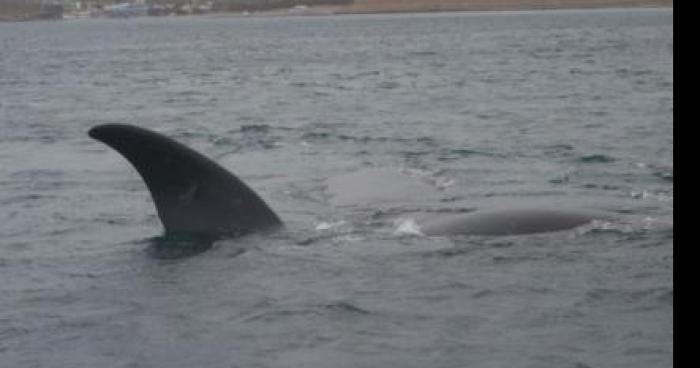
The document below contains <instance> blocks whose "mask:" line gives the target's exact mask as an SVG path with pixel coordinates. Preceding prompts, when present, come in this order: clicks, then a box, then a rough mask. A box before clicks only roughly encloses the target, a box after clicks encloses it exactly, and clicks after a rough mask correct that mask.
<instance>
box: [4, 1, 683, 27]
mask: <svg viewBox="0 0 700 368" xmlns="http://www.w3.org/2000/svg"><path fill="white" fill-rule="evenodd" d="M607 8H611V9H612V8H673V0H354V2H353V3H352V4H349V5H316V6H310V7H308V8H303V9H297V8H294V9H272V10H265V11H255V12H213V13H207V14H203V15H204V16H209V17H237V16H248V15H250V16H286V15H289V16H304V15H331V14H385V13H428V12H453V11H465V12H468V11H515V10H557V9H607ZM2 10H3V9H2V8H1V7H0V22H3V21H4V22H19V21H27V20H32V17H31V15H30V14H27V13H21V14H17V13H15V14H12V12H11V11H8V12H3V11H2ZM66 15H67V16H66V18H69V17H70V15H68V14H66Z"/></svg>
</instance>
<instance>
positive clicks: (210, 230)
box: [88, 124, 282, 236]
mask: <svg viewBox="0 0 700 368" xmlns="http://www.w3.org/2000/svg"><path fill="white" fill-rule="evenodd" d="M88 134H89V135H90V137H92V138H94V139H97V140H99V141H101V142H103V143H105V144H107V145H108V146H110V147H112V148H113V149H115V150H116V151H117V152H119V153H120V154H121V155H122V156H124V157H125V158H126V159H127V160H129V162H130V163H131V164H132V165H133V166H134V168H136V170H137V171H138V172H139V174H140V175H141V177H142V178H143V180H144V182H145V183H146V186H147V187H148V190H149V191H150V192H151V196H152V197H153V201H154V203H155V206H156V209H157V210H158V215H159V216H160V219H161V221H162V223H163V226H164V227H165V231H166V234H173V233H200V234H210V235H224V236H237V235H243V234H246V233H250V232H253V231H257V230H265V229H270V228H274V227H278V226H281V225H282V222H281V221H280V219H279V217H278V216H277V215H276V214H275V213H274V212H273V211H272V210H271V209H270V207H268V205H267V204H266V203H265V202H264V201H263V200H262V199H260V197H259V196H258V195H257V194H256V193H255V192H254V191H253V190H251V189H250V188H249V187H248V186H247V185H245V183H243V182H242V181H241V180H240V179H238V178H237V177H236V176H235V175H233V174H232V173H230V172H229V171H228V170H226V169H224V168H223V167H221V166H220V165H219V164H217V163H215V162H214V161H212V160H210V159H209V158H207V157H205V156H203V155H202V154H200V153H198V152H196V151H194V150H192V149H191V148H189V147H187V146H185V145H183V144H181V143H178V142H176V141H174V140H172V139H170V138H168V137H165V136H163V135H161V134H159V133H156V132H153V131H150V130H147V129H144V128H139V127H136V126H132V125H126V124H105V125H99V126H96V127H93V128H92V129H90V131H89V132H88Z"/></svg>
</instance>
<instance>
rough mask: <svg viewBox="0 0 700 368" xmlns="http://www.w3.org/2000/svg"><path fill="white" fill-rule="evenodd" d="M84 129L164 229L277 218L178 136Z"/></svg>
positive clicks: (556, 221)
mask: <svg viewBox="0 0 700 368" xmlns="http://www.w3.org/2000/svg"><path fill="white" fill-rule="evenodd" d="M88 134H89V135H90V137H92V138H94V139H97V140H99V141H101V142H103V143H105V144H107V145H108V146H110V147H112V148H113V149H115V150H116V151H117V152H119V153H120V154H121V155H123V156H124V157H125V158H126V159H127V160H128V161H129V162H130V163H131V164H132V165H133V166H134V167H135V168H136V170H137V171H138V172H139V174H140V175H141V177H142V178H143V180H144V181H145V183H146V185H147V187H148V189H149V191H150V193H151V196H152V197H153V201H154V203H155V206H156V209H157V211H158V215H159V217H160V219H161V221H162V223H163V226H164V227H165V232H166V234H178V233H197V234H206V235H212V236H224V237H226V236H240V235H244V234H247V233H250V232H254V231H262V230H269V229H275V228H279V227H281V226H282V221H281V220H280V218H279V217H278V216H277V215H276V214H275V213H274V212H273V211H272V210H271V209H270V207H269V206H268V205H267V204H266V203H265V202H264V201H263V200H262V199H261V198H260V197H259V196H258V195H257V194H256V193H255V192H254V191H253V190H251V189H250V188H249V187H248V186H247V185H245V184H244V183H243V182H242V181H241V180H240V179H238V178H237V177H236V176H235V175H233V174H232V173H230V172H229V171H228V170H226V169H224V168H223V167H221V166H220V165H218V164H217V163H215V162H214V161H212V160H210V159H208V158H206V157H205V156H203V155H201V154H200V153H198V152H196V151H194V150H192V149H190V148H188V147H187V146H185V145H183V144H181V143H178V142H176V141H174V140H172V139H170V138H168V137H165V136H163V135H161V134H159V133H156V132H153V131H150V130H147V129H144V128H139V127H136V126H132V125H125V124H105V125H99V126H96V127H93V128H92V129H90V131H89V133H88ZM342 180H343V181H345V179H342ZM412 188H413V187H412ZM606 217H607V216H604V215H600V214H592V213H586V212H578V211H562V210H554V209H542V208H534V209H527V208H520V209H506V210H491V211H477V212H473V213H466V214H452V215H446V216H439V217H434V218H432V219H428V220H426V221H424V222H422V223H420V224H419V226H420V230H421V232H422V233H423V234H425V235H430V236H439V235H519V234H533V233H542V232H552V231H561V230H567V229H572V228H575V227H578V226H581V225H585V224H587V223H590V222H592V221H593V220H596V219H606Z"/></svg>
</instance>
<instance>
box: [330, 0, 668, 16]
mask: <svg viewBox="0 0 700 368" xmlns="http://www.w3.org/2000/svg"><path fill="white" fill-rule="evenodd" d="M649 7H652V8H653V7H673V1H672V0H355V1H354V3H353V4H351V5H347V6H339V7H336V9H337V10H338V11H337V12H338V13H350V14H366V13H404V12H411V13H416V12H435V11H500V10H503V11H508V10H550V9H593V8H649Z"/></svg>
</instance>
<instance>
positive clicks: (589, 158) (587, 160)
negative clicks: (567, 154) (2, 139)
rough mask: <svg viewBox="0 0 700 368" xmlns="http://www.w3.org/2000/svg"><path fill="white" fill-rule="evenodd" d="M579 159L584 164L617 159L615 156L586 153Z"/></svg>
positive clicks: (601, 162)
mask: <svg viewBox="0 0 700 368" xmlns="http://www.w3.org/2000/svg"><path fill="white" fill-rule="evenodd" d="M578 161H579V162H581V163H584V164H605V163H610V162H615V161H617V160H616V159H615V158H614V157H610V156H607V155H602V154H595V155H585V156H581V157H579V158H578Z"/></svg>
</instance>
